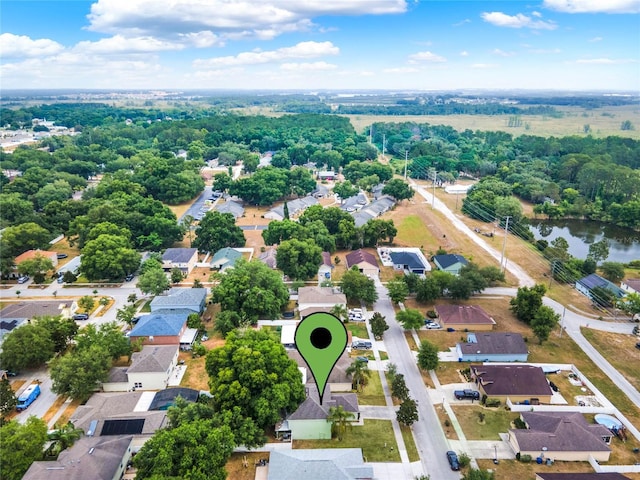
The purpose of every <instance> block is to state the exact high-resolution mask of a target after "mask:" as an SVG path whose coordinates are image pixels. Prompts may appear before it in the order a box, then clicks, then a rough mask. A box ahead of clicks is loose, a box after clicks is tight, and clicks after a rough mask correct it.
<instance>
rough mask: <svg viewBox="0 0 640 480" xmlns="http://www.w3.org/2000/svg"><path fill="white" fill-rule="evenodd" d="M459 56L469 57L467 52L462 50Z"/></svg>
mask: <svg viewBox="0 0 640 480" xmlns="http://www.w3.org/2000/svg"><path fill="white" fill-rule="evenodd" d="M460 56H461V57H468V56H469V52H467V51H466V50H463V51H461V52H460Z"/></svg>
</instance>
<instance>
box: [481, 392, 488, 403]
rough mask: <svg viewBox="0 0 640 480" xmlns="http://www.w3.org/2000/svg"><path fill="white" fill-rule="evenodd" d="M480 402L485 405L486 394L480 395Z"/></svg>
mask: <svg viewBox="0 0 640 480" xmlns="http://www.w3.org/2000/svg"><path fill="white" fill-rule="evenodd" d="M480 403H481V404H482V405H485V404H486V403H487V395H486V394H483V395H482V398H481V399H480Z"/></svg>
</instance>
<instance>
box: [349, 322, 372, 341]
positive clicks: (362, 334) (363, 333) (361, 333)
mask: <svg viewBox="0 0 640 480" xmlns="http://www.w3.org/2000/svg"><path fill="white" fill-rule="evenodd" d="M344 326H345V327H347V330H349V331H350V332H351V334H352V335H353V336H354V337H358V338H363V339H368V338H369V332H368V331H367V326H366V325H365V323H364V322H349V323H345V324H344Z"/></svg>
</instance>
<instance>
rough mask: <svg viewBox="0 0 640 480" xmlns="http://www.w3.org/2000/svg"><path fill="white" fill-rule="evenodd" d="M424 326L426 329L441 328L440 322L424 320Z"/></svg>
mask: <svg viewBox="0 0 640 480" xmlns="http://www.w3.org/2000/svg"><path fill="white" fill-rule="evenodd" d="M424 326H425V327H426V328H427V330H438V329H440V328H442V327H441V326H440V324H439V323H436V322H425V324H424Z"/></svg>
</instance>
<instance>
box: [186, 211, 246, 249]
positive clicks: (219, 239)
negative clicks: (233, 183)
mask: <svg viewBox="0 0 640 480" xmlns="http://www.w3.org/2000/svg"><path fill="white" fill-rule="evenodd" d="M245 242H246V240H245V238H244V233H243V232H242V229H241V228H240V227H239V226H237V225H236V219H235V218H234V216H233V215H232V214H230V213H220V212H218V211H215V210H214V211H208V212H207V213H206V214H205V216H204V218H203V219H202V220H201V221H200V224H199V225H198V228H196V239H195V240H194V241H193V246H194V247H196V248H197V249H198V250H199V251H200V252H211V253H215V252H217V251H218V250H220V249H221V248H224V247H244V245H245Z"/></svg>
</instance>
